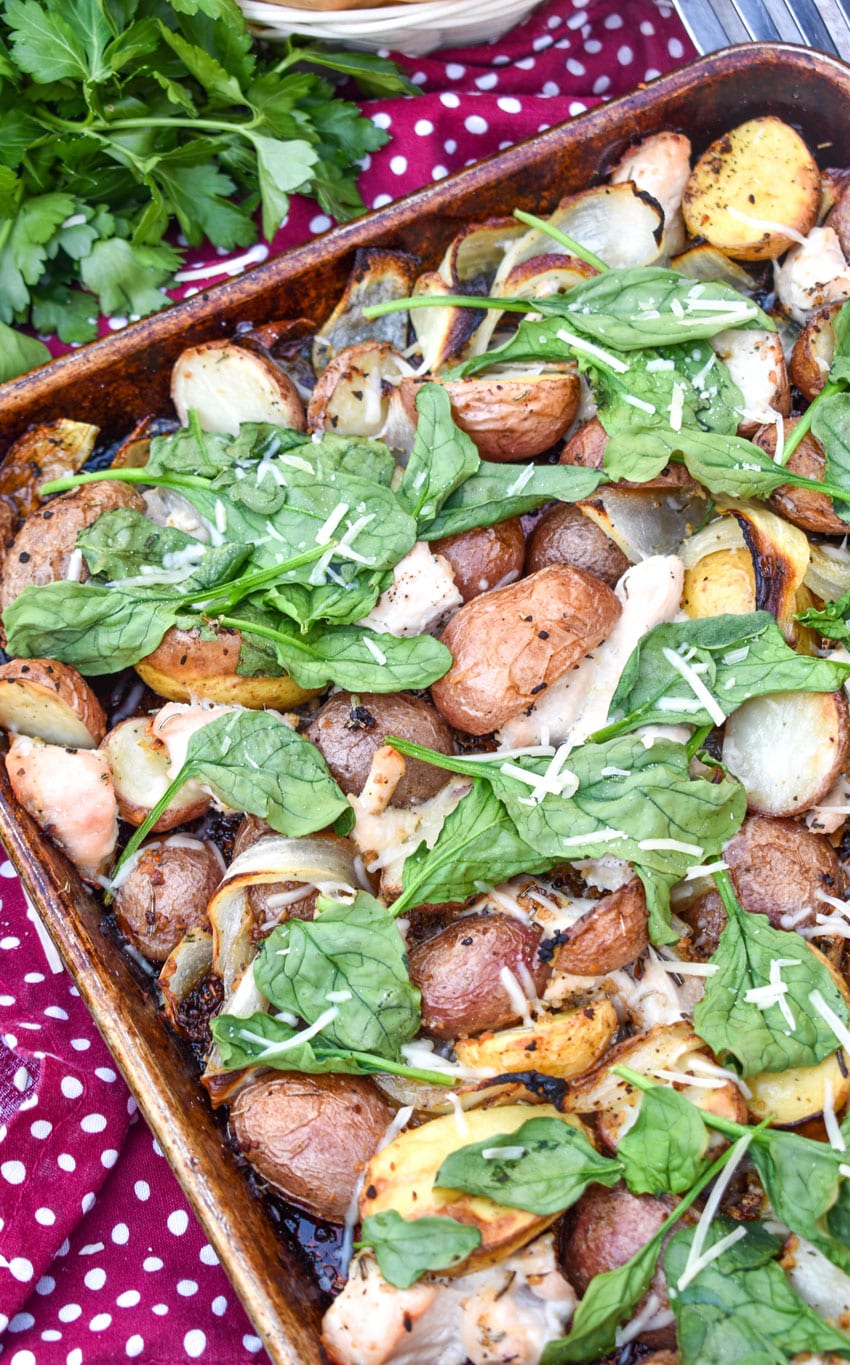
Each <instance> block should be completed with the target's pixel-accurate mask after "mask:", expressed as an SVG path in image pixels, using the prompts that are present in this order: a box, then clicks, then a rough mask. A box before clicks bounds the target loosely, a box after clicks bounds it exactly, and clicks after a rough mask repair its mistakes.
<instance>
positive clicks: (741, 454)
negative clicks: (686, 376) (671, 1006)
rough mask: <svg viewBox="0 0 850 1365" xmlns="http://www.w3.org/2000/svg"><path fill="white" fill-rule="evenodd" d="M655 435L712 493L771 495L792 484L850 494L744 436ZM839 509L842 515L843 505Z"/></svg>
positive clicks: (689, 431)
mask: <svg viewBox="0 0 850 1365" xmlns="http://www.w3.org/2000/svg"><path fill="white" fill-rule="evenodd" d="M655 434H656V435H657V439H658V440H659V442H661V444H662V445H663V447H664V449H665V450H666V451H667V454H668V459H673V458H681V459H682V460H684V463H685V466H686V467H687V469H688V472H689V473H690V474H692V475H693V477H694V478H695V479H697V480H698V481H699V482H700V483H701V484H703V485H704V486H705V487H706V488H707V489H708V491H709V492H710V493H717V494H722V495H725V496H726V497H732V498H767V497H770V494H771V493H773V492H775V490H776V489H777V488H779V487H780V486H781V485H782V484H792V485H793V486H794V487H795V488H811V489H813V490H814V491H816V492H819V493H828V494H829V496H830V497H833V498H838V499H841V498H842V497H843V496H847V495H848V494H850V488H848V486H847V485H844V484H841V483H830V482H829V481H827V480H824V481H823V482H822V481H820V480H819V479H808V478H806V477H805V476H804V475H802V474H795V473H794V472H793V471H792V470H790V469H784V468H783V467H782V465H779V464H776V463H775V462H774V460H773V459H772V458H771V456H770V455H768V454H767V452H766V451H764V450H761V449H760V447H759V446H757V445H754V444H753V442H752V441H747V440H746V439H745V438H744V437H743V436H729V435H726V434H723V433H720V432H708V431H697V430H694V429H688V428H683V429H682V430H681V431H679V432H673V431H670V432H666V431H664V429H663V428H659V429H658V431H657V433H655ZM837 510H838V512H839V515H842V513H841V509H840V507H839V508H838V509H837ZM848 515H850V513H848Z"/></svg>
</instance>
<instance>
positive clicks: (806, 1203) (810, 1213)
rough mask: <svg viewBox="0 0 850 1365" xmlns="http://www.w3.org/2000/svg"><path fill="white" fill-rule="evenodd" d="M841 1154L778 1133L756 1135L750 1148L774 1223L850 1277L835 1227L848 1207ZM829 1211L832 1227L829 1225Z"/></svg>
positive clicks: (847, 1251)
mask: <svg viewBox="0 0 850 1365" xmlns="http://www.w3.org/2000/svg"><path fill="white" fill-rule="evenodd" d="M845 1155H846V1154H845V1153H842V1152H836V1151H833V1149H832V1148H831V1147H829V1146H828V1145H827V1144H826V1143H823V1142H813V1141H812V1139H811V1138H805V1137H800V1136H798V1134H796V1133H784V1132H781V1131H780V1130H778V1129H773V1130H765V1131H764V1132H763V1133H761V1134H759V1141H757V1142H754V1143H753V1144H752V1147H751V1149H750V1156H751V1158H752V1161H753V1164H754V1166H755V1168H756V1170H757V1171H758V1173H759V1178H760V1180H761V1183H762V1185H763V1186H764V1190H765V1193H766V1195H767V1197H768V1199H769V1200H770V1202H771V1205H772V1207H773V1211H774V1213H775V1214H776V1216H777V1218H779V1219H780V1220H781V1221H782V1222H783V1223H786V1224H787V1226H788V1227H789V1228H790V1229H791V1231H792V1232H796V1233H797V1235H798V1236H799V1237H805V1238H807V1239H808V1241H810V1242H812V1243H813V1244H814V1245H815V1246H816V1247H818V1248H819V1250H820V1251H822V1252H823V1253H824V1255H825V1256H828V1257H829V1259H830V1260H831V1261H834V1262H835V1264H836V1265H838V1266H840V1267H841V1269H842V1270H844V1271H845V1272H846V1273H850V1245H848V1243H847V1241H846V1240H845V1238H844V1237H842V1235H841V1232H842V1230H843V1229H842V1228H841V1227H840V1226H838V1225H840V1223H841V1222H842V1216H843V1212H844V1208H845V1207H846V1204H847V1196H846V1194H844V1195H843V1197H841V1196H842V1194H843V1192H844V1191H846V1190H847V1188H848V1186H847V1181H846V1180H845V1178H844V1176H843V1175H842V1173H841V1170H840V1169H839V1168H840V1166H841V1165H842V1164H843V1163H842V1157H843V1156H845ZM840 1197H841V1202H840V1204H839V1206H838V1208H836V1205H837V1203H838V1201H839V1199H840ZM833 1209H836V1217H835V1219H834V1220H833V1222H834V1223H835V1224H836V1226H833V1225H831V1224H830V1222H829V1215H830V1214H831V1213H832V1210H833Z"/></svg>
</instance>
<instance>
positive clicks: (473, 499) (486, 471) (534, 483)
mask: <svg viewBox="0 0 850 1365" xmlns="http://www.w3.org/2000/svg"><path fill="white" fill-rule="evenodd" d="M605 481H606V476H605V475H604V474H603V473H602V471H601V470H598V469H584V468H582V467H580V466H579V465H567V464H562V465H557V464H556V465H533V464H523V465H517V464H494V463H493V462H492V461H483V462H482V464H481V467H480V469H479V471H478V473H477V474H472V475H471V476H470V477H469V478H468V479H467V480H466V482H465V483H463V484H461V485H460V487H459V488H457V489H456V490H455V492H454V493H452V494H451V496H450V497H449V498H447V499H446V501H445V503H444V504H443V507H442V509H441V511H439V512H438V513H437V515H436V516H435V517H434V518H433V519H432V520H431V521H429V522H427V523H426V522H424V520H423V523H422V525H421V526H420V530H419V536H420V539H422V540H441V539H442V538H443V536H454V535H458V534H459V533H460V532H461V531H471V530H473V529H474V528H475V527H476V526H495V525H496V524H497V523H498V522H500V521H507V519H508V517H518V516H520V515H522V514H523V513H524V512H532V511H533V510H534V508H535V507H539V506H540V505H541V503H544V502H551V501H553V500H556V501H558V502H579V501H580V500H581V499H582V498H589V497H590V495H591V493H593V492H595V490H596V489H597V488H598V487H599V485H600V484H601V483H605Z"/></svg>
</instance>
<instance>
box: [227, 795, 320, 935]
mask: <svg viewBox="0 0 850 1365" xmlns="http://www.w3.org/2000/svg"><path fill="white" fill-rule="evenodd" d="M276 833H277V831H276V830H273V829H272V827H271V825H269V824H267V823H266V821H265V820H261V819H260V817H259V816H258V815H246V816H245V817H244V818H243V820H242V823H241V824H240V826H239V829H238V830H237V831H236V838H235V839H234V840H233V860H235V859H236V858H238V857H239V854H240V853H244V852H245V850H246V848H250V847H251V845H252V844H255V843H256V842H257V840H258V839H264V838H265V837H266V835H267V834H276ZM298 885H299V883H298V882H288V881H287V882H265V883H261V884H259V885H257V886H249V887H248V904H249V905H250V907H251V913H252V915H253V917H254V932H255V934H256V935H257V937H258V938H259V937H261V936H262V934H261V931H262V926H263V925H264V924H267V923H272V922H274V923H277V924H283V923H284V922H285V921H286V920H288V919H313V917H314V914H315V910H316V901H317V900H318V898H319V893H318V891H316V890H315V888H311V889H310V890H309V891H307V893H306V895H305V896H303V897H302V899H301V900H297V901H293V902H292V904H291V905H287V906H284V907H282V906H279V905H278V906H276V905H275V904H274V897H275V896H279V895H281V893H283V892H286V891H294V890H295V888H296V886H298ZM270 900H271V902H272V903H271V904H269V901H270Z"/></svg>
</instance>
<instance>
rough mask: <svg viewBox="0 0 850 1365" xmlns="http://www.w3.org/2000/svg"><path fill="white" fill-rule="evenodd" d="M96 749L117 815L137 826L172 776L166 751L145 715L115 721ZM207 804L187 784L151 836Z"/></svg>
mask: <svg viewBox="0 0 850 1365" xmlns="http://www.w3.org/2000/svg"><path fill="white" fill-rule="evenodd" d="M0 695H1V694H0ZM100 748H101V752H102V753H104V754H106V757H107V760H108V762H109V766H110V768H111V770H112V781H113V784H114V786H115V798H116V800H117V802H118V814H119V815H120V816H121V819H122V820H126V821H127V822H128V824H131V825H140V824H141V823H142V821H143V820H145V819H147V817H148V815H149V814H150V812H151V811H152V810H153V807H154V806H155V805H156V803H157V801H158V800H159V799H160V797H161V796H163V795H164V793H165V790H166V788H167V787H168V784H169V782H170V780H171V776H173V774H170V773H169V765H168V750H167V749H166V748H165V746H164V745H162V744H159V743H157V741H156V740H155V739H154V738H153V737H152V735H151V733H150V730H149V727H148V717H147V716H131V717H130V718H129V719H127V720H122V721H119V723H118V724H117V725H116V726H114V727H113V728H112V729H111V730H110V731H109V734H108V735H107V736H106V738H105V739H104V741H103V743H102V744H101V746H100ZM210 801H211V797H210V796H208V795H207V794H206V793H205V792H202V791H201V790H200V789H199V788H198V787H197V786H196V785H195V784H194V783H191V782H190V783H187V784H186V786H185V787H183V788H181V790H180V791H179V792H178V793H177V795H176V796H175V797H174V800H173V801H172V802H171V804H170V805H169V806H168V808H167V810H165V811H164V812H163V814H162V815H161V816H160V817H159V819H158V820H157V822H156V824H155V825H154V826H153V827H152V829H151V833H152V834H161V833H162V832H163V831H164V830H168V829H173V828H174V826H175V825H182V824H185V822H186V821H187V820H195V819H197V818H198V816H200V815H203V814H204V812H205V811H206V810H207V809H208V808H209V805H210Z"/></svg>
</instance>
